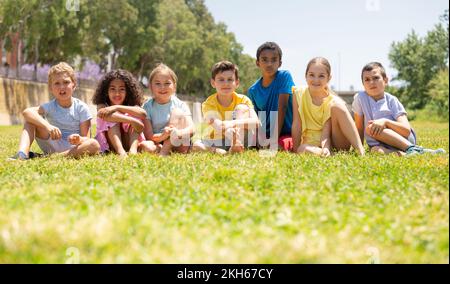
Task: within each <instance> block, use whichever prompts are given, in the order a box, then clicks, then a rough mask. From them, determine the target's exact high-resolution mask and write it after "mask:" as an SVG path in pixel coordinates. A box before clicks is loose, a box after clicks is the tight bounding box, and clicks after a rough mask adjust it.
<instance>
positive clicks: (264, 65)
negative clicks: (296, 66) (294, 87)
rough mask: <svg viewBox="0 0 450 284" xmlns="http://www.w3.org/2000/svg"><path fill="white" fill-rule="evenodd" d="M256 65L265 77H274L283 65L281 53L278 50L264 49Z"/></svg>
mask: <svg viewBox="0 0 450 284" xmlns="http://www.w3.org/2000/svg"><path fill="white" fill-rule="evenodd" d="M256 65H257V66H258V67H259V69H260V70H261V71H262V73H263V76H264V77H266V76H267V77H273V76H275V74H276V73H277V71H278V68H280V66H281V59H280V55H279V54H278V52H277V51H276V50H271V49H266V50H263V51H262V52H261V55H260V56H259V58H258V60H257V61H256Z"/></svg>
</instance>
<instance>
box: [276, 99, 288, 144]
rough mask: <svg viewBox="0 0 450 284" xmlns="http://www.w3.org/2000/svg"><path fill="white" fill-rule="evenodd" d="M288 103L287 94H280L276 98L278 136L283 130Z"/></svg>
mask: <svg viewBox="0 0 450 284" xmlns="http://www.w3.org/2000/svg"><path fill="white" fill-rule="evenodd" d="M288 103H289V94H280V95H279V96H278V136H280V133H281V130H282V129H283V124H284V118H285V116H286V109H287V107H288Z"/></svg>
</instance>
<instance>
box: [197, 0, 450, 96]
mask: <svg viewBox="0 0 450 284" xmlns="http://www.w3.org/2000/svg"><path fill="white" fill-rule="evenodd" d="M205 3H206V5H207V7H208V8H209V10H210V12H211V13H212V15H213V16H214V18H215V20H216V21H218V22H219V21H220V22H224V23H225V24H226V25H227V26H228V30H229V31H230V32H233V33H234V34H235V35H236V39H237V41H238V42H239V43H241V44H242V45H243V46H244V52H245V53H247V54H250V55H252V56H253V57H255V56H256V49H257V48H258V46H259V45H260V44H262V43H264V42H265V41H275V42H277V43H278V44H279V45H280V46H281V48H282V50H283V66H282V69H288V70H290V71H291V73H292V75H293V77H294V81H295V83H296V84H305V80H304V72H305V67H306V65H307V63H308V61H309V60H310V59H312V58H313V57H315V56H323V57H325V58H327V59H328V60H329V61H330V63H331V65H332V73H333V74H332V76H333V78H332V80H331V83H330V84H331V85H332V86H334V87H335V88H336V89H341V90H349V89H350V86H351V85H353V86H354V88H355V90H359V89H362V84H361V81H360V79H359V78H360V72H361V69H362V67H363V66H364V64H366V63H368V62H370V61H380V62H381V63H383V65H385V67H386V69H387V73H388V76H389V77H392V76H395V70H394V69H393V68H391V67H390V62H389V59H388V53H389V50H390V46H391V44H392V42H394V41H402V40H404V39H405V38H406V36H407V34H408V33H410V32H411V31H412V30H415V31H416V32H417V33H418V34H419V35H420V36H424V35H426V33H427V31H429V30H431V29H433V27H434V25H435V24H437V23H438V22H439V16H440V15H442V14H443V13H444V11H445V9H448V7H449V5H448V1H447V0H389V1H388V0H340V1H338V0H319V1H311V0H310V1H305V0H205Z"/></svg>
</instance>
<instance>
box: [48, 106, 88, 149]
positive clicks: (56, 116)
mask: <svg viewBox="0 0 450 284" xmlns="http://www.w3.org/2000/svg"><path fill="white" fill-rule="evenodd" d="M41 108H42V109H43V110H44V118H45V119H47V121H48V122H49V123H50V124H51V125H54V126H56V127H58V128H59V130H61V134H62V139H63V140H67V138H68V137H69V136H70V135H71V134H80V124H81V123H83V122H85V121H87V120H90V119H92V115H91V113H90V111H89V107H88V105H87V104H86V103H84V102H82V101H80V100H79V99H77V98H72V105H71V106H70V107H68V108H64V107H62V106H60V105H59V104H58V102H57V101H56V99H53V100H51V101H49V102H48V103H45V104H43V105H41Z"/></svg>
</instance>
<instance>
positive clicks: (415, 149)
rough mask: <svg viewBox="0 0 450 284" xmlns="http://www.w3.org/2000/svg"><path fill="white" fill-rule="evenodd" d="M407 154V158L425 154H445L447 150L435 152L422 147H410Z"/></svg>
mask: <svg viewBox="0 0 450 284" xmlns="http://www.w3.org/2000/svg"><path fill="white" fill-rule="evenodd" d="M405 152H406V156H413V155H420V154H425V153H428V154H432V155H436V154H445V150H444V149H442V148H439V149H436V150H433V149H427V148H423V147H420V146H417V145H412V146H409V147H408V149H406V151H405Z"/></svg>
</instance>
